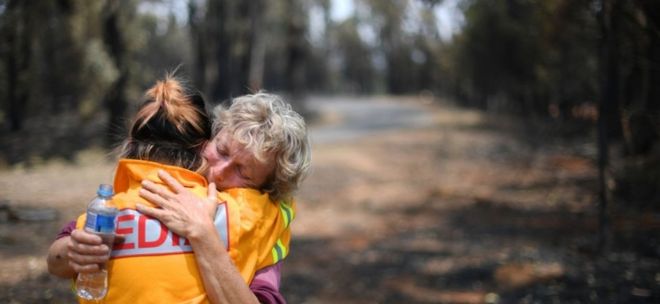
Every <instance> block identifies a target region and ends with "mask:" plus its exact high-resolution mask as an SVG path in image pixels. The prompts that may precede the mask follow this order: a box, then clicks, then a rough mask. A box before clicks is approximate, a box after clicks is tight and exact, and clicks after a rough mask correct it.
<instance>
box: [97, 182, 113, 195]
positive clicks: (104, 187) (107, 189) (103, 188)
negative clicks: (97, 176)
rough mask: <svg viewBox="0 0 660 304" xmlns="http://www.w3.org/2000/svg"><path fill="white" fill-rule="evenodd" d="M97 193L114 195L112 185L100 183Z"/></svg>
mask: <svg viewBox="0 0 660 304" xmlns="http://www.w3.org/2000/svg"><path fill="white" fill-rule="evenodd" d="M96 194H97V195H99V196H112V185H108V184H100V185H99V190H96Z"/></svg>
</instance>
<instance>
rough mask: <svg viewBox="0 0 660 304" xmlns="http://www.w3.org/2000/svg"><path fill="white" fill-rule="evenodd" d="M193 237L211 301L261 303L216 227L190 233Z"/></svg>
mask: <svg viewBox="0 0 660 304" xmlns="http://www.w3.org/2000/svg"><path fill="white" fill-rule="evenodd" d="M189 240H190V243H191V245H192V247H193V250H194V252H195V258H196V259H197V267H198V268H199V272H200V274H201V276H202V281H203V282H204V288H205V290H206V294H207V295H208V297H209V300H210V302H211V303H259V302H258V300H257V298H256V297H255V295H254V294H253V293H252V291H251V290H250V288H249V287H248V285H247V284H245V282H244V281H243V278H242V277H241V275H240V273H239V272H238V270H237V269H236V267H235V266H234V264H233V262H232V261H231V258H230V257H229V254H227V251H226V250H225V248H224V246H223V245H222V244H221V243H220V241H219V240H220V237H219V235H218V232H217V231H216V230H215V229H210V230H209V231H208V233H206V234H201V235H200V236H198V237H195V236H190V237H189Z"/></svg>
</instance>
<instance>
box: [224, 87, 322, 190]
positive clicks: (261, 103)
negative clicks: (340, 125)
mask: <svg viewBox="0 0 660 304" xmlns="http://www.w3.org/2000/svg"><path fill="white" fill-rule="evenodd" d="M214 115H215V118H214V123H213V134H214V135H217V134H218V133H219V132H220V131H226V132H227V134H229V135H230V136H232V138H233V139H234V140H236V141H237V142H239V143H241V144H243V145H244V146H245V148H246V149H247V150H248V151H250V152H251V153H252V154H253V155H254V157H255V158H256V159H257V160H259V161H261V162H264V161H265V160H266V159H267V156H271V155H274V156H275V168H274V172H273V175H272V176H271V177H270V179H269V180H268V181H266V184H265V185H264V186H263V187H262V189H261V190H262V191H264V192H266V193H268V194H269V195H270V197H271V198H272V199H273V200H289V199H290V198H291V195H292V193H293V192H294V191H295V190H296V189H297V188H298V186H299V184H300V183H301V182H302V180H303V179H304V178H305V176H306V175H307V172H308V170H309V166H310V163H311V147H310V143H309V137H308V135H307V127H306V125H305V120H304V119H303V118H302V116H300V115H299V114H298V113H296V112H295V111H294V110H293V109H292V108H291V105H290V104H288V103H286V102H285V101H283V100H282V99H281V98H280V97H279V96H277V95H273V94H268V93H264V92H258V93H256V94H250V95H244V96H241V97H237V98H234V99H233V100H232V104H231V105H230V106H229V108H224V107H222V106H218V107H216V109H215V110H214Z"/></svg>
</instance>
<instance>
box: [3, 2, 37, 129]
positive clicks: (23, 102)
mask: <svg viewBox="0 0 660 304" xmlns="http://www.w3.org/2000/svg"><path fill="white" fill-rule="evenodd" d="M22 3H24V2H22V1H9V2H8V3H7V8H6V9H7V11H6V12H5V18H10V19H9V20H10V21H9V23H11V24H10V25H9V26H8V27H7V55H6V56H7V57H5V58H6V68H7V102H8V105H7V106H8V107H7V108H8V109H7V113H8V114H9V115H8V116H9V130H10V131H12V132H18V131H20V130H21V129H23V122H24V121H25V109H26V106H27V102H28V90H27V88H26V87H25V86H24V85H23V84H24V82H25V80H24V78H25V75H26V74H27V73H28V71H29V69H30V56H31V54H32V52H31V50H32V48H31V46H30V37H32V35H31V33H30V29H31V25H30V20H26V19H25V18H22V13H23V12H22V11H21V9H23V8H22V7H21V6H20V5H21V4H22ZM21 30H22V31H23V32H19V31H21Z"/></svg>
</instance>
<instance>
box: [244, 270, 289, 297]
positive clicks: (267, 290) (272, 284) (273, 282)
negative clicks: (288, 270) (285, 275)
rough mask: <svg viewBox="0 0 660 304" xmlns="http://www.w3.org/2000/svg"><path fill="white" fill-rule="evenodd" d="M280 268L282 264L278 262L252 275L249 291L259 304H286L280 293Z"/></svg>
mask: <svg viewBox="0 0 660 304" xmlns="http://www.w3.org/2000/svg"><path fill="white" fill-rule="evenodd" d="M281 268H282V262H279V263H277V264H275V265H272V266H268V267H266V268H263V269H261V270H259V271H257V273H256V274H255V275H254V279H253V280H252V283H251V284H250V290H252V293H254V295H255V296H256V297H257V299H258V300H259V303H265V304H286V300H285V299H284V296H282V294H281V293H280V277H281Z"/></svg>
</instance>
